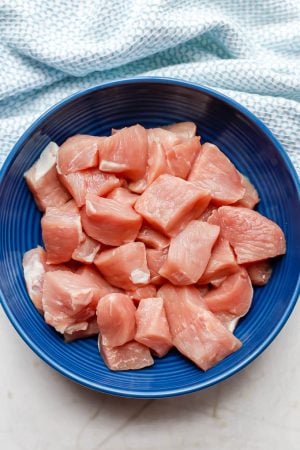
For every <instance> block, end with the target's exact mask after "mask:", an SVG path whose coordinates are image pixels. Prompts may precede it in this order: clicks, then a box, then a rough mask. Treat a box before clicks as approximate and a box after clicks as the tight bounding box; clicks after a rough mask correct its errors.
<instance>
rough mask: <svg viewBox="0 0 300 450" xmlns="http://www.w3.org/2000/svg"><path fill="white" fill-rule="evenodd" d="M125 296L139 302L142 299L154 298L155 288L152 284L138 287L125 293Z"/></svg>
mask: <svg viewBox="0 0 300 450" xmlns="http://www.w3.org/2000/svg"><path fill="white" fill-rule="evenodd" d="M126 294H127V295H129V297H130V298H131V299H132V300H134V301H135V302H139V301H140V300H142V299H143V298H152V297H155V296H156V288H155V286H153V284H147V285H146V286H142V287H138V288H136V289H134V290H133V291H126Z"/></svg>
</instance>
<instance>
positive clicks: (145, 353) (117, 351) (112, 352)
mask: <svg viewBox="0 0 300 450" xmlns="http://www.w3.org/2000/svg"><path fill="white" fill-rule="evenodd" d="M98 346H99V351H100V353H101V356H102V358H103V360H104V362H105V364H106V365H107V367H108V368H109V369H110V370H137V369H143V368H144V367H148V366H152V364H153V363H154V361H153V358H152V356H151V353H150V350H149V348H148V347H145V346H144V345H142V344H140V343H139V342H135V341H132V342H127V344H124V345H121V346H120V347H108V346H106V345H103V344H102V343H101V337H100V335H99V340H98Z"/></svg>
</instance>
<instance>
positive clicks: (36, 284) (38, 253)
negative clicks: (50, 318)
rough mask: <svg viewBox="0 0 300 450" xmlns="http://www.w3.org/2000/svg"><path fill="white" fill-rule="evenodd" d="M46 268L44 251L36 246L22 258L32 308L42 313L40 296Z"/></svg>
mask: <svg viewBox="0 0 300 450" xmlns="http://www.w3.org/2000/svg"><path fill="white" fill-rule="evenodd" d="M45 266H46V253H45V250H44V249H43V248H42V247H40V246H38V247H37V248H33V249H32V250H28V251H27V252H26V253H24V256H23V270H24V278H25V283H26V287H27V292H28V295H29V297H30V298H31V300H32V303H33V304H34V306H35V307H36V308H37V309H38V310H39V311H40V312H42V311H43V305H42V294H43V282H44V275H45Z"/></svg>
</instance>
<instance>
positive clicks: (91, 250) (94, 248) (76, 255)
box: [72, 233, 100, 264]
mask: <svg viewBox="0 0 300 450" xmlns="http://www.w3.org/2000/svg"><path fill="white" fill-rule="evenodd" d="M83 235H84V239H83V241H82V242H80V244H79V246H78V247H77V248H76V249H75V250H74V252H73V254H72V258H73V259H75V261H79V262H82V263H86V264H91V263H92V262H93V261H94V259H95V256H96V255H97V253H98V251H99V250H100V244H99V242H97V241H94V239H92V238H90V237H89V236H87V235H86V234H84V233H83Z"/></svg>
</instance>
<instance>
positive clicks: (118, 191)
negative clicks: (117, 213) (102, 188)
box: [106, 187, 138, 206]
mask: <svg viewBox="0 0 300 450" xmlns="http://www.w3.org/2000/svg"><path fill="white" fill-rule="evenodd" d="M106 198H110V199H112V200H116V201H117V202H120V203H123V204H128V205H130V206H133V205H134V204H135V202H136V201H137V199H138V195H136V194H133V193H132V192H130V191H129V190H128V189H126V188H123V187H117V188H115V189H114V190H113V191H111V192H110V193H109V194H108V195H107V197H106Z"/></svg>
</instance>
